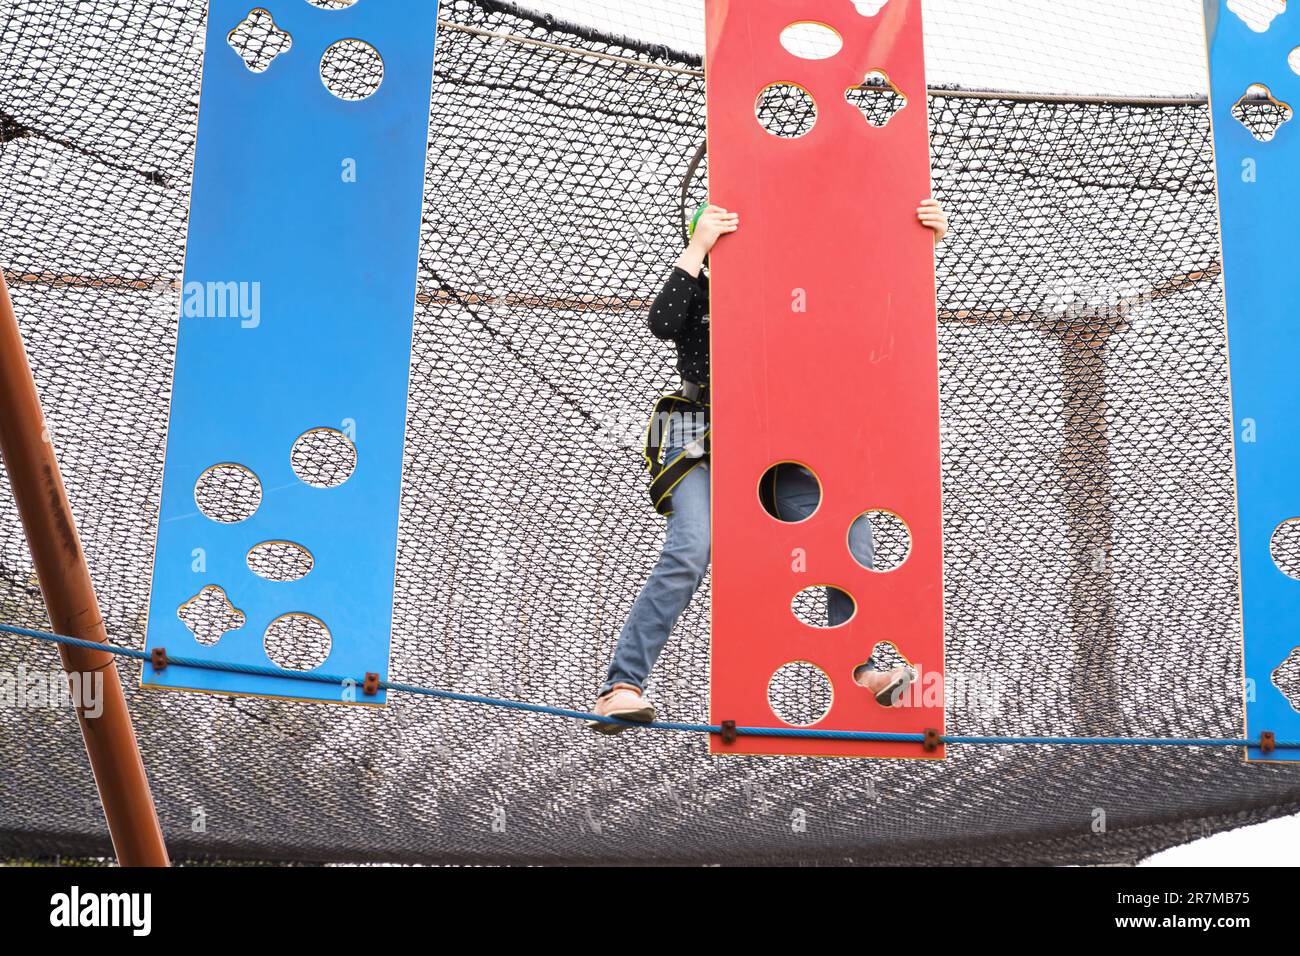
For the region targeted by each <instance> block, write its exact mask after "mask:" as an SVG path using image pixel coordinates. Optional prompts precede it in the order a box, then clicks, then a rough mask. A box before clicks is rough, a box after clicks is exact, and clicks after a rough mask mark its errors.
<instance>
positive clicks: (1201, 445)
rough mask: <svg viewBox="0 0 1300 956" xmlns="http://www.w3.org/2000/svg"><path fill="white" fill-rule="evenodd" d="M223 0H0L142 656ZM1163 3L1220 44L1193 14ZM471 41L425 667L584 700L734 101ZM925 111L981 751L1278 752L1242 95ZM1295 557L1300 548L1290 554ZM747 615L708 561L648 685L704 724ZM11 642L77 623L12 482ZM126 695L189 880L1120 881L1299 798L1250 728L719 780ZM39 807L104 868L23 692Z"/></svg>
mask: <svg viewBox="0 0 1300 956" xmlns="http://www.w3.org/2000/svg"><path fill="white" fill-rule="evenodd" d="M680 6H682V7H683V8H684V7H685V6H686V5H685V4H681V5H680ZM958 6H962V5H960V4H956V3H951V4H947V5H945V4H943V3H940V2H937V0H936V2H935V3H932V4H931V5H930V7H931V8H932V10H930V11H927V12H936V11H940V10H945V9H948V10H950V11H951V9H952V8H955V7H958ZM964 6H966V7H969V6H970V5H964ZM204 8H205V5H204V4H202V3H199V2H188V0H171V2H163V0H148V2H146V0H95V2H86V3H80V4H76V5H69V4H65V3H59V2H55V0H7V2H6V3H4V4H3V5H0V136H2V138H3V142H0V261H2V262H3V263H4V268H5V270H6V276H7V279H8V282H9V285H10V289H11V292H12V296H13V299H14V305H15V309H16V311H17V314H18V317H19V321H20V323H21V325H22V330H23V333H24V338H25V340H26V342H27V346H28V349H29V352H30V358H31V363H32V365H33V368H34V372H35V375H36V378H37V383H38V386H39V388H40V390H41V394H42V397H43V401H44V404H45V408H46V410H47V415H48V418H49V424H50V427H51V431H52V434H53V438H54V441H55V443H56V446H57V448H58V449H59V456H60V462H61V465H62V467H63V471H64V476H65V479H66V482H67V485H68V489H69V493H70V495H71V499H72V503H73V508H74V511H75V513H76V514H77V517H78V521H79V526H80V530H81V533H82V537H83V541H84V544H85V549H86V551H87V554H88V558H89V561H90V565H91V571H92V574H93V575H94V579H95V581H96V583H97V586H98V589H99V593H100V597H101V602H102V604H103V609H104V612H105V615H106V618H107V622H108V629H109V633H110V635H111V637H112V639H113V640H115V641H116V642H117V643H120V644H125V645H129V646H132V647H142V646H143V640H144V633H143V632H144V621H145V613H146V604H147V596H148V584H149V574H150V563H151V549H152V541H153V537H154V531H155V526H154V525H155V520H156V513H157V504H158V496H159V488H160V471H161V463H162V459H163V452H164V442H165V426H166V416H167V398H168V388H169V379H170V375H171V354H172V349H173V346H174V341H175V331H176V328H175V323H176V315H177V304H178V289H179V279H180V276H181V270H182V257H183V249H184V239H185V222H186V209H187V200H188V182H189V173H190V168H191V163H192V154H193V141H194V137H193V130H194V124H195V116H196V109H197V94H198V81H199V71H200V65H201V57H202V36H203V26H204ZM638 9H639V7H638ZM1166 12H1168V13H1169V14H1170V17H1171V18H1174V17H1175V16H1176V18H1177V19H1176V23H1175V25H1176V26H1177V28H1178V30H1184V31H1195V30H1199V23H1198V18H1199V9H1198V5H1196V4H1191V3H1188V4H1182V3H1179V4H1170V5H1168V10H1167V11H1166ZM935 15H936V16H939V14H937V12H936V13H935ZM953 15H956V14H955V13H954V14H953ZM441 16H442V18H443V19H444V20H446V21H447V25H446V26H445V27H444V29H442V30H441V31H440V34H439V38H438V47H437V64H436V67H435V77H434V93H433V99H432V116H431V120H432V123H431V134H430V135H431V143H430V151H429V167H428V177H427V195H426V209H425V216H424V222H425V226H424V232H423V240H422V245H421V251H420V262H419V279H418V282H419V292H418V301H417V308H416V313H415V339H414V353H413V359H412V369H411V372H412V374H411V389H410V410H409V423H408V433H407V450H406V461H405V470H404V479H403V486H402V496H401V532H400V542H399V556H398V558H399V560H398V572H397V589H396V603H395V606H394V622H393V658H392V668H391V675H392V677H393V679H395V680H399V681H403V682H407V683H413V684H422V685H425V686H433V687H439V688H446V689H454V690H458V691H464V692H473V693H480V694H490V695H494V696H501V697H511V698H518V699H524V700H529V701H537V702H544V703H551V704H558V705H565V706H572V707H580V708H585V707H586V706H587V705H589V704H590V701H591V698H592V696H593V694H594V691H595V689H596V686H597V683H598V681H599V679H600V677H601V676H602V675H603V672H604V668H605V665H606V663H607V661H608V657H609V654H610V652H611V649H612V646H613V642H614V639H615V636H616V634H617V631H618V629H619V627H620V625H621V623H622V620H623V617H624V615H626V613H627V611H628V609H629V607H630V605H631V602H632V599H633V597H634V596H635V594H636V592H637V590H638V588H639V587H640V585H641V583H642V581H643V580H644V578H645V576H646V574H647V572H648V571H649V569H650V567H651V565H652V563H653V561H654V559H655V557H656V554H657V551H658V546H659V543H660V540H661V535H662V530H663V525H662V522H661V519H659V518H657V517H656V516H655V515H654V514H653V512H652V511H651V510H650V508H649V507H648V504H647V502H646V500H645V499H644V482H645V477H644V473H643V470H642V467H641V463H640V456H639V449H638V447H637V445H638V442H639V439H640V436H641V429H642V427H643V425H644V422H645V419H646V416H647V415H648V414H649V409H650V407H651V405H652V402H653V400H654V399H655V398H656V397H657V396H658V395H659V394H660V393H661V392H662V391H664V390H666V389H668V388H670V387H671V386H673V384H674V381H673V370H672V355H671V351H670V349H669V347H668V346H666V345H664V344H663V343H659V342H656V341H655V340H653V339H652V338H651V337H650V336H649V335H648V333H647V332H646V331H645V328H644V313H645V311H646V308H647V306H648V303H649V300H650V298H651V297H652V296H653V294H654V293H655V291H656V290H657V287H658V285H659V283H660V282H661V281H662V277H663V274H664V273H665V271H666V269H667V266H668V264H669V263H670V262H671V261H672V260H673V258H674V257H675V255H676V253H677V251H678V249H679V247H680V243H681V228H682V210H683V207H684V206H685V207H686V208H687V209H693V208H694V204H695V203H697V202H698V201H699V200H700V198H702V196H703V195H704V189H705V186H704V178H705V176H706V175H707V162H701V163H699V164H697V167H696V168H695V171H694V174H693V175H691V174H690V169H691V164H692V158H693V157H695V156H696V153H697V150H698V147H699V144H700V142H701V140H702V139H703V136H704V129H703V123H704V97H703V81H702V79H701V77H700V76H699V75H698V63H696V62H694V61H693V60H692V59H691V57H690V50H689V49H688V50H687V51H686V53H685V54H678V53H674V52H672V50H670V49H667V48H664V47H658V46H655V45H654V43H664V42H666V40H665V39H664V38H662V37H658V38H657V37H655V36H653V35H652V34H650V33H647V34H646V38H647V39H648V40H650V41H651V42H649V43H645V44H641V43H636V42H633V41H632V40H628V39H626V38H624V37H622V36H614V35H604V34H601V33H599V32H597V31H595V30H593V29H591V28H590V25H587V26H581V25H580V26H578V27H573V26H569V25H566V24H563V23H560V22H558V21H556V20H551V19H548V18H546V17H542V16H538V15H533V14H530V13H528V12H527V11H525V10H522V9H520V8H516V7H514V6H509V5H505V4H501V3H496V2H488V0H444V3H443V8H442V13H441ZM938 22H939V23H942V18H941V16H940V18H939V20H938ZM464 28H470V29H469V30H466V29H464ZM992 28H993V29H995V30H996V29H997V20H996V18H995V19H994V21H993V24H992ZM1110 29H1111V31H1112V32H1113V34H1114V36H1115V37H1118V36H1119V35H1120V34H1121V33H1123V29H1124V28H1123V23H1122V22H1120V23H1118V24H1116V25H1112V27H1111V28H1110ZM476 30H477V31H488V32H490V33H500V34H510V35H512V36H513V37H514V38H516V39H512V40H505V39H499V38H493V37H490V36H485V35H483V34H482V33H479V32H473V31H476ZM627 32H629V31H628V30H627V29H624V30H622V31H621V33H627ZM1174 34H1176V35H1181V34H1178V33H1177V30H1175V31H1174ZM518 38H529V39H532V40H538V41H544V42H545V43H548V44H553V45H557V46H560V47H564V48H565V49H556V48H554V47H553V46H541V45H536V44H529V43H521V42H518ZM678 46H680V47H688V46H689V44H685V43H682V44H678ZM1162 49H1164V51H1165V53H1168V49H1169V48H1167V47H1166V48H1162ZM578 51H582V52H578ZM380 52H381V53H382V51H380ZM584 52H585V53H586V54H593V53H595V54H602V55H606V54H607V55H612V56H614V57H617V58H619V59H613V58H610V57H609V56H590V55H582V53H584ZM1195 55H1196V56H1201V55H1202V54H1201V53H1200V51H1199V50H1198V51H1196V53H1195ZM943 69H944V65H943V64H940V65H939V70H940V74H942V71H943ZM1182 92H1194V90H1189V89H1185V90H1182ZM929 109H930V114H931V128H932V139H933V165H934V177H935V193H936V195H937V196H938V197H939V198H940V199H941V200H942V201H943V203H944V205H945V206H946V207H947V209H948V210H949V211H950V213H951V214H952V220H953V234H952V236H951V238H950V240H949V241H948V242H947V243H946V244H945V245H944V246H943V247H942V248H941V250H940V254H939V263H938V270H939V273H938V274H939V307H940V321H939V342H940V356H941V389H942V395H941V398H942V415H943V422H942V448H943V475H944V496H945V514H944V521H945V538H946V546H945V548H946V549H945V562H946V580H945V596H946V602H947V635H946V641H947V655H948V658H947V664H948V670H949V676H950V686H949V688H948V695H947V720H948V729H949V731H950V732H952V733H960V734H1044V735H1072V734H1113V735H1143V736H1238V735H1240V733H1241V706H1240V698H1239V683H1238V682H1239V675H1240V673H1241V650H1240V636H1239V630H1238V628H1239V620H1238V611H1237V608H1238V594H1237V584H1236V581H1237V574H1236V557H1235V525H1234V516H1233V476H1232V448H1231V429H1232V428H1233V423H1232V422H1231V421H1230V417H1229V411H1228V387H1227V367H1226V357H1225V349H1224V336H1223V314H1222V288H1221V283H1220V269H1219V248H1218V242H1217V223H1216V208H1215V196H1214V186H1213V173H1212V160H1211V141H1210V135H1209V118H1208V114H1207V110H1206V108H1205V106H1204V105H1203V104H1198V103H1195V102H1187V103H1181V104H1173V103H1166V104H1149V103H1148V104H1139V103H1123V102H1113V101H1112V102H1058V101H1050V100H1047V101H1045V100H1043V99H1041V98H1040V99H1037V100H1035V99H1028V100H1019V99H1014V98H1008V97H1001V98H994V97H989V96H967V95H962V93H961V91H948V92H937V93H934V94H932V95H931V97H930V101H929ZM684 179H685V180H687V185H686V189H685V196H684V197H683V190H682V184H683V180H684ZM918 198H920V197H918ZM1298 540H1300V535H1297V534H1291V533H1289V532H1288V533H1279V535H1278V536H1277V538H1276V539H1275V550H1276V551H1278V553H1279V562H1280V563H1282V564H1283V565H1284V566H1285V567H1288V568H1290V569H1291V570H1292V573H1294V569H1295V568H1296V567H1300V544H1298V543H1297V542H1298ZM218 597H224V595H221V596H218ZM708 602H709V590H708V586H707V580H706V584H705V587H704V589H703V590H702V592H701V593H700V595H699V596H698V597H697V599H696V601H695V602H694V603H693V604H692V605H691V607H690V609H689V610H688V611H687V613H686V614H685V615H684V616H683V618H682V620H681V621H680V622H679V625H678V628H677V630H676V632H675V634H674V636H673V639H672V641H671V642H670V643H669V646H668V649H667V651H666V652H665V654H664V657H663V658H662V660H661V662H660V664H659V666H658V668H657V670H656V672H655V674H654V676H653V678H652V682H651V685H650V692H651V695H652V696H653V697H654V698H655V699H656V701H657V703H658V704H659V706H660V708H661V711H662V712H663V713H664V715H665V716H667V717H670V718H672V719H677V720H684V721H704V720H705V719H706V717H707V712H708V708H707V670H708V666H707V664H708V660H707V654H708V638H707V635H708V613H707V609H708ZM219 603H220V602H219ZM220 612H221V607H218V610H217V611H216V612H210V613H211V615H212V616H214V617H215V618H216V619H217V621H218V623H217V624H216V625H215V626H217V627H220V626H222V625H221V624H220V623H219V622H220V620H221V618H220ZM0 619H2V620H4V621H6V622H8V623H14V624H19V625H24V626H29V627H46V626H48V622H47V621H46V619H45V615H44V612H43V607H42V602H41V598H40V593H39V590H38V588H37V584H36V581H35V578H34V575H33V572H32V567H31V562H30V559H29V556H28V553H27V549H26V545H25V542H24V539H23V532H22V527H21V524H20V522H19V518H18V515H17V514H16V512H15V509H14V507H13V503H12V499H11V498H10V497H9V495H8V493H7V490H6V491H5V492H4V493H3V494H0ZM882 639H887V636H882ZM286 663H287V666H310V662H309V661H308V662H297V661H296V660H295V659H292V658H290V659H287V661H286ZM56 666H57V665H56V659H55V657H54V654H53V652H52V649H51V648H50V647H49V646H46V645H34V644H32V643H31V642H28V641H25V640H19V639H8V638H6V639H4V640H3V641H0V673H3V674H9V675H19V674H26V675H27V676H28V678H30V677H31V676H32V675H42V674H49V673H51V671H52V670H53V669H54V668H55V667H56ZM1284 670H1285V672H1286V674H1289V675H1290V679H1291V680H1292V681H1294V680H1295V679H1296V677H1295V674H1296V671H1297V668H1295V667H1294V665H1292V666H1289V667H1288V668H1285V669H1284ZM123 672H124V675H125V678H126V681H127V683H128V684H129V685H131V686H130V687H129V688H128V698H129V703H130V706H131V709H132V714H133V717H134V721H135V725H136V727H137V731H138V734H139V738H140V746H141V751H142V753H143V756H144V759H145V763H146V766H147V768H148V771H149V773H150V777H151V781H152V783H153V787H154V791H155V796H156V799H157V804H158V810H159V814H160V816H161V819H162V822H163V825H164V828H165V830H166V833H167V837H168V840H169V843H170V846H171V849H172V852H173V854H174V855H176V856H178V857H184V856H190V857H205V856H216V857H224V858H250V859H251V858H257V859H274V860H307V861H311V860H351V861H367V860H369V861H377V860H385V861H405V862H515V863H519V862H627V861H643V862H656V863H688V862H718V861H729V862H795V861H802V862H820V863H845V862H853V863H880V864H889V863H901V862H936V863H937V862H947V863H1087V862H1120V861H1132V860H1135V859H1138V858H1140V857H1142V856H1144V855H1146V854H1149V853H1151V852H1153V851H1155V850H1158V849H1161V848H1163V847H1167V846H1171V845H1174V844H1177V843H1180V842H1184V841H1186V840H1189V839H1192V838H1194V837H1197V836H1201V835H1205V834H1208V833H1211V832H1215V831H1217V830H1221V829H1226V828H1230V827H1234V826H1239V825H1242V824H1245V823H1251V822H1257V821H1261V820H1265V819H1268V818H1270V817H1273V816H1277V815H1281V814H1285V813H1291V812H1295V811H1296V810H1297V809H1300V780H1298V779H1297V777H1296V774H1295V770H1294V768H1292V767H1286V766H1268V765H1251V766H1247V765H1246V764H1244V763H1243V761H1242V759H1241V754H1240V752H1239V751H1236V750H1231V749H1211V748H1199V749H1197V748H1193V749H1175V748H1161V749H1158V750H1147V749H1136V748H1106V749H1097V748H1081V747H1074V748H1070V747H1062V746H1039V747H1017V748H990V747H970V746H954V747H952V748H950V751H949V756H948V758H947V759H946V760H945V761H943V762H918V761H861V760H825V759H823V760H818V759H811V758H740V757H733V758H710V757H709V756H708V755H707V753H706V741H705V740H704V739H703V738H701V737H699V736H696V735H686V734H674V733H658V732H639V733H634V734H625V735H623V736H622V737H618V738H604V737H597V736H596V735H593V734H591V733H590V732H588V731H587V730H586V729H585V728H583V727H582V726H581V725H579V724H577V723H576V722H572V721H566V720H558V719H555V718H551V717H546V716H541V715H530V714H516V713H504V712H500V711H495V710H490V709H485V708H482V707H476V706H473V705H468V704H458V703H449V702H440V701H430V700H427V699H415V698H411V697H407V696H404V695H394V696H393V697H392V699H391V703H390V704H389V706H388V707H387V708H386V709H383V710H374V709H371V708H343V707H328V706H312V705H298V704H292V703H287V702H280V701H271V700H260V699H240V698H230V697H221V696H211V695H198V694H180V693H165V692H158V691H142V690H139V689H137V688H135V687H134V684H135V683H136V679H137V673H136V665H134V664H132V665H123ZM1284 676H1285V675H1284ZM805 684H806V682H805ZM792 686H794V687H796V689H797V688H798V687H800V686H803V685H800V683H799V681H798V680H796V681H795V683H794V684H793V685H792ZM811 693H812V691H805V692H803V699H802V701H800V700H799V699H796V700H795V701H794V702H793V703H792V707H794V705H798V704H802V705H807V704H808V703H809V701H810V700H811V701H813V702H814V703H815V700H814V699H813V698H812V697H810V696H809V695H810V694H811ZM795 696H796V698H798V697H799V693H798V692H797V690H796V693H795ZM794 709H795V710H797V709H798V707H794ZM792 716H794V717H796V718H799V719H803V715H802V714H801V713H794V714H793V715H792ZM0 793H3V795H4V798H3V800H0V852H10V853H12V852H22V853H92V852H104V851H106V850H107V849H108V842H107V838H106V833H105V828H104V824H103V819H102V814H101V811H100V809H99V805H98V802H97V799H96V794H95V789H94V784H93V780H92V778H91V775H90V772H89V768H88V766H87V763H86V759H85V756H84V751H83V748H82V744H81V740H80V737H79V733H78V727H77V723H76V721H75V718H74V716H73V714H72V713H71V712H70V711H68V710H66V709H54V708H41V707H26V708H24V707H17V706H5V707H0ZM200 820H201V821H202V822H203V826H202V827H199V826H198V823H197V822H196V821H200ZM200 831H201V832H200Z"/></svg>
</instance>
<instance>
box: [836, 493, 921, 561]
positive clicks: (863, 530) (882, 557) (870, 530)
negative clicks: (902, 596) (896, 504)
mask: <svg viewBox="0 0 1300 956" xmlns="http://www.w3.org/2000/svg"><path fill="white" fill-rule="evenodd" d="M848 545H849V554H851V555H853V560H854V561H856V562H858V564H860V565H861V566H862V567H864V568H866V569H867V570H868V571H880V572H884V571H893V570H894V569H895V568H897V567H898V566H899V565H901V564H902V563H903V562H904V561H906V560H907V556H908V555H909V554H911V552H912V532H911V531H909V530H908V529H907V524H906V522H904V521H903V519H902V518H900V517H899V516H898V515H896V514H894V513H893V512H892V511H884V510H881V509H879V508H877V509H875V510H872V511H864V512H863V513H862V514H860V515H858V516H857V517H856V518H854V519H853V523H852V524H851V525H849V535H848Z"/></svg>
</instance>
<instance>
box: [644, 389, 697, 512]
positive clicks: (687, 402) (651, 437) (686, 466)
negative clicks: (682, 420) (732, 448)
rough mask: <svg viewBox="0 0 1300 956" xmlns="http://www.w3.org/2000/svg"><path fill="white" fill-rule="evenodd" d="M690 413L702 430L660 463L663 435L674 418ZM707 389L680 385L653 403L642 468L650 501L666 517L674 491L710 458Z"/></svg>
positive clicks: (661, 459)
mask: <svg viewBox="0 0 1300 956" xmlns="http://www.w3.org/2000/svg"><path fill="white" fill-rule="evenodd" d="M684 412H690V413H691V414H693V415H695V416H697V417H700V419H701V420H702V421H703V423H704V429H703V431H701V433H700V436H699V437H698V438H696V439H695V440H694V441H693V442H691V443H690V444H688V445H687V446H686V447H685V448H684V449H683V450H682V453H681V454H680V455H678V456H677V457H676V458H674V459H673V460H672V461H664V460H663V436H664V434H665V432H666V431H667V429H668V422H669V421H670V420H671V418H672V416H673V415H676V414H682V413H684ZM711 431H712V429H711V427H710V425H709V403H708V386H707V385H697V384H695V383H694V382H682V387H681V388H679V389H678V390H677V391H675V392H670V393H669V394H667V395H665V396H663V397H662V398H660V399H659V401H657V402H655V409H654V414H653V415H652V416H651V417H650V424H649V425H648V426H646V440H645V453H644V454H645V466H646V470H647V471H649V472H650V488H649V492H650V502H651V503H652V504H653V505H654V508H655V511H657V512H659V514H661V515H663V516H664V517H667V516H668V515H670V514H672V513H673V489H675V488H676V487H677V486H678V484H680V483H681V480H682V479H683V478H685V477H686V476H687V475H688V474H690V473H691V472H692V471H693V470H694V469H696V468H697V467H699V466H700V465H702V464H704V462H706V461H708V458H709V435H710V432H711Z"/></svg>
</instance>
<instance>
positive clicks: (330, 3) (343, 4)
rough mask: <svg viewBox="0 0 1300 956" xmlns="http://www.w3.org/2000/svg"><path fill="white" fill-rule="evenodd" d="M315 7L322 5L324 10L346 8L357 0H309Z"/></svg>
mask: <svg viewBox="0 0 1300 956" xmlns="http://www.w3.org/2000/svg"><path fill="white" fill-rule="evenodd" d="M307 2H308V3H310V4H311V5H312V6H313V7H320V8H321V9H322V10H346V9H347V8H348V7H350V6H352V4H354V3H356V2H357V0H307Z"/></svg>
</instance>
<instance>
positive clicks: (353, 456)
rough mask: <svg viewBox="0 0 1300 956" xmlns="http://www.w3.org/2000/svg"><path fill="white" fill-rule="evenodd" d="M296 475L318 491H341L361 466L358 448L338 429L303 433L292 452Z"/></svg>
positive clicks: (292, 462)
mask: <svg viewBox="0 0 1300 956" xmlns="http://www.w3.org/2000/svg"><path fill="white" fill-rule="evenodd" d="M289 464H290V465H292V466H293V473H294V474H295V475H297V476H298V477H299V478H301V479H302V480H303V481H305V482H306V483H307V484H309V485H311V486H313V487H315V488H337V487H338V486H339V485H341V484H343V482H345V481H347V480H348V479H349V478H351V477H352V472H353V471H355V470H356V467H357V448H356V446H355V445H353V444H352V442H351V441H350V440H349V439H348V436H347V435H344V434H343V433H342V432H341V431H339V430H337V429H335V428H313V429H311V430H310V431H306V432H303V433H302V434H301V435H299V436H298V438H297V440H296V441H295V442H294V443H293V448H292V449H291V450H290V452H289Z"/></svg>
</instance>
